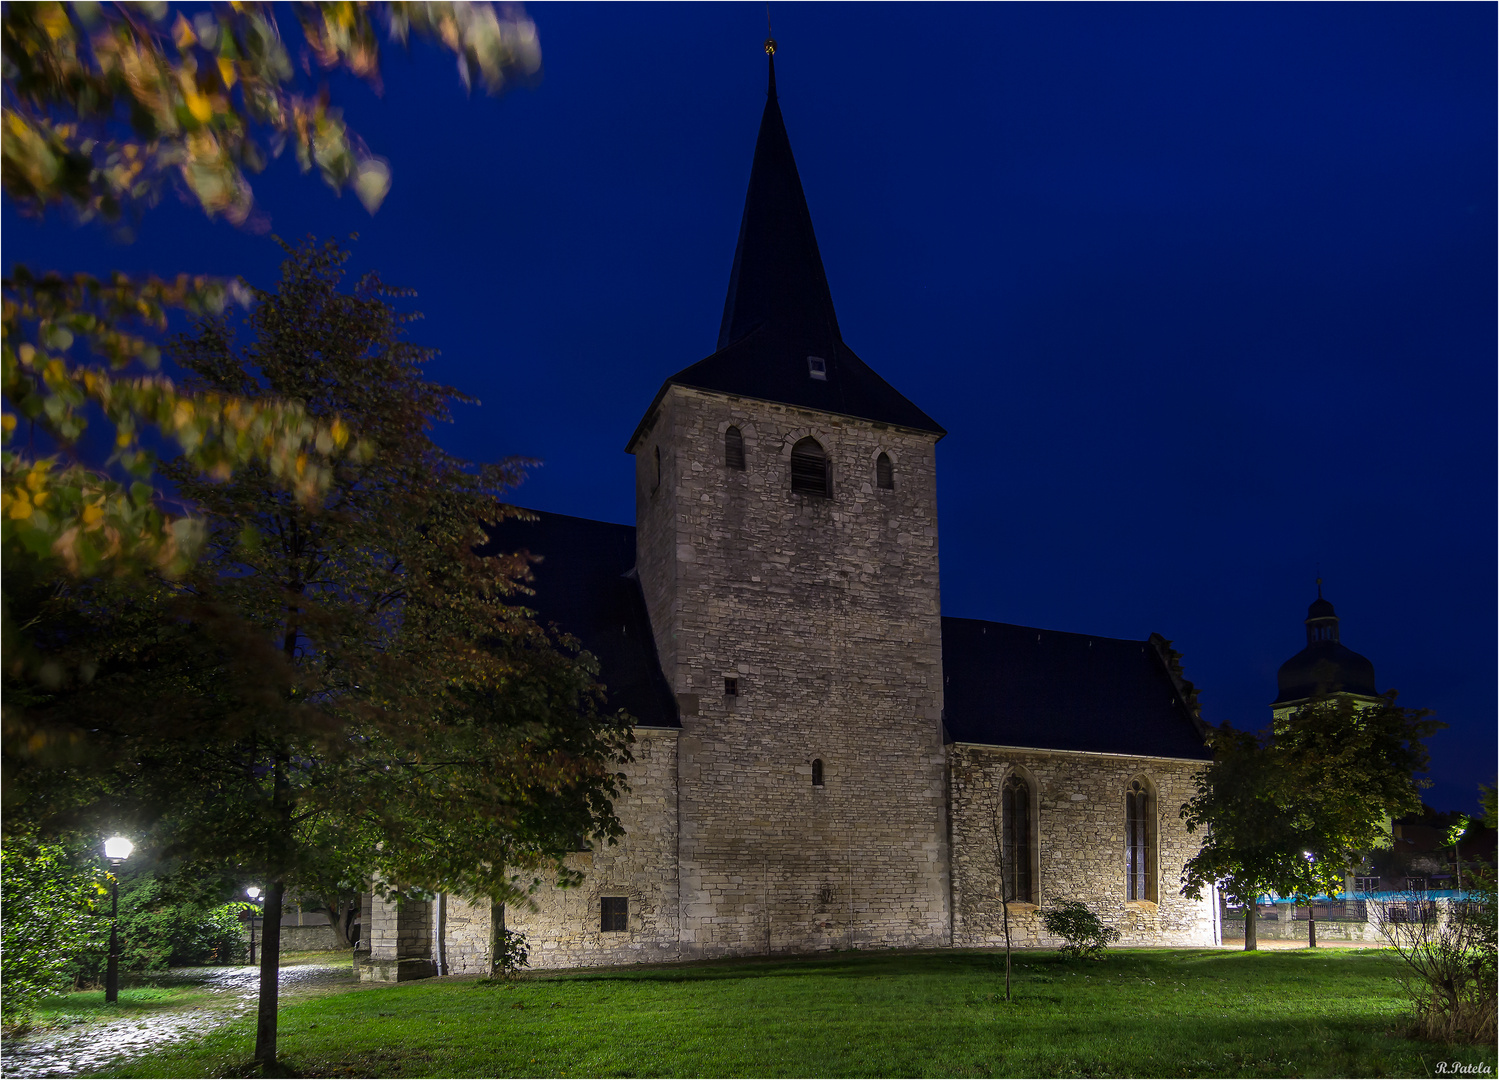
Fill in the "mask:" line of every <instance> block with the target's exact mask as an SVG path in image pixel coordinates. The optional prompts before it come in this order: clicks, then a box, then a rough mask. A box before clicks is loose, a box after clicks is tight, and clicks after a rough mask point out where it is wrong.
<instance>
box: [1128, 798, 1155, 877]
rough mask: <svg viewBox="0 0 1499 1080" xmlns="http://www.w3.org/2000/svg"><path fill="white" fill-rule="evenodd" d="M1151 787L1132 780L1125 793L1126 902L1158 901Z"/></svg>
mask: <svg viewBox="0 0 1499 1080" xmlns="http://www.w3.org/2000/svg"><path fill="white" fill-rule="evenodd" d="M1152 801H1153V800H1152V799H1151V797H1150V788H1149V787H1147V786H1146V785H1145V784H1144V783H1143V782H1142V781H1140V780H1131V781H1130V785H1129V788H1128V790H1126V791H1125V793H1124V893H1125V899H1126V900H1154V899H1155V880H1154V875H1155V867H1154V866H1152V865H1151V832H1152V821H1153V818H1154V812H1155V811H1154V807H1153V806H1152V805H1151V803H1152Z"/></svg>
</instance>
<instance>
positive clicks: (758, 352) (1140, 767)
mask: <svg viewBox="0 0 1499 1080" xmlns="http://www.w3.org/2000/svg"><path fill="white" fill-rule="evenodd" d="M766 51H767V53H769V54H771V59H770V74H769V90H768V95H767V101H766V104H765V112H764V115H763V117H762V120H761V124H760V131H759V136H758V139H757V141H756V144H755V151H754V160H753V165H752V167H751V172H750V180H749V190H748V193H747V195H746V198H745V204H744V215H743V219H742V223H741V226H740V230H739V238H738V243H737V246H736V248H735V251H734V259H733V264H732V269H731V271H730V274H729V283H728V296H727V299H726V301H725V303H724V310H723V321H722V324H721V326H720V330H719V336H718V342H717V347H716V350H715V351H714V352H713V353H712V354H711V355H709V356H708V357H706V358H705V359H702V360H699V361H698V362H696V363H693V364H691V365H690V366H687V367H684V368H682V369H681V370H680V371H678V372H676V373H675V374H673V375H669V376H667V377H666V379H665V381H664V382H663V383H662V384H661V386H660V389H659V390H657V392H656V394H655V396H654V398H652V399H651V401H650V403H649V405H648V406H647V407H646V408H645V410H644V413H643V415H642V416H641V419H640V422H639V424H638V425H637V427H636V428H635V430H634V432H632V433H630V434H629V437H628V440H627V441H626V443H625V446H624V448H625V450H626V451H627V452H629V453H630V454H633V455H634V457H635V497H636V523H635V525H634V526H633V527H631V526H626V525H616V524H610V523H606V522H599V521H590V520H585V519H581V518H574V517H566V516H563V515H559V514H550V513H542V514H538V515H537V520H535V521H532V522H521V521H508V522H505V523H504V524H503V525H502V526H499V527H497V528H496V529H495V530H494V532H493V541H492V542H493V544H494V550H497V551H498V550H507V551H516V550H522V549H525V550H529V551H531V552H532V553H534V554H536V555H539V556H541V557H542V559H543V561H542V562H541V563H540V564H539V565H538V566H537V567H536V568H535V582H534V588H535V597H534V599H533V600H532V601H530V602H529V606H531V607H532V608H533V609H534V610H535V611H536V612H537V618H538V621H540V622H542V623H555V624H556V625H557V626H558V627H559V628H561V629H563V630H565V631H567V632H569V633H571V634H572V635H574V636H575V637H576V638H578V639H579V640H580V641H581V642H582V644H583V645H584V647H585V648H587V649H588V651H589V652H591V653H592V654H593V655H594V656H595V657H597V658H598V660H599V662H600V666H601V673H600V676H599V677H600V680H601V681H602V682H603V683H604V684H605V685H606V687H607V692H608V704H609V707H610V708H611V710H612V709H624V710H626V711H627V712H628V713H629V714H630V715H631V716H632V717H633V718H634V719H635V722H636V723H635V744H634V748H633V753H634V762H633V764H631V765H629V766H627V767H626V769H625V772H626V775H627V776H628V783H629V789H630V790H629V793H628V794H627V795H625V796H623V797H622V798H621V799H620V800H619V801H618V802H617V804H616V806H615V810H616V812H617V814H618V816H619V819H620V821H621V823H622V824H623V825H624V830H625V832H624V836H623V837H622V838H620V840H619V842H618V844H617V845H611V846H602V845H600V846H597V847H596V848H595V849H594V850H591V851H580V852H578V853H576V854H574V855H572V856H570V860H572V863H573V865H575V866H576V867H577V868H579V869H581V870H582V871H583V872H584V875H585V877H584V882H583V884H582V885H581V886H580V887H577V888H572V889H558V888H553V887H543V888H542V889H541V890H540V891H538V892H537V893H536V894H535V895H534V897H533V899H534V904H533V905H532V906H530V907H529V908H522V907H519V906H515V905H512V906H510V907H508V908H498V907H493V906H491V905H490V904H489V903H488V902H487V901H484V902H481V903H473V902H470V901H468V900H465V899H463V898H460V897H456V896H439V897H437V898H436V899H435V900H433V901H431V902H429V903H408V904H405V905H402V906H399V907H397V906H396V905H394V904H387V903H385V902H383V901H381V900H379V899H378V898H373V897H371V896H370V895H368V894H366V896H365V898H364V912H363V926H364V930H365V938H366V942H367V947H368V949H369V953H368V956H367V958H365V957H361V961H360V971H361V974H362V976H363V977H365V978H371V979H377V980H391V981H393V980H404V979H409V978H420V977H424V976H428V975H433V974H450V973H451V974H459V973H468V972H472V973H485V974H487V973H488V972H489V971H490V968H491V965H492V957H493V948H494V941H495V939H496V937H497V936H498V934H499V933H500V931H501V930H502V929H506V930H510V931H514V932H518V933H520V934H523V935H524V936H525V939H526V943H527V946H528V948H529V950H530V961H531V965H532V966H533V967H541V968H551V967H567V966H578V965H601V964H620V963H636V962H642V963H643V962H652V963H655V962H669V961H675V960H687V959H696V958H708V957H726V956H745V955H766V954H781V953H803V952H815V951H818V950H831V949H864V948H946V947H976V946H994V945H1002V944H1003V943H1004V928H1003V923H1002V919H1003V910H1002V905H1001V902H1000V900H1001V896H1002V895H1004V896H1008V897H1010V898H1012V899H1011V902H1010V904H1009V922H1010V931H1011V936H1012V939H1013V941H1014V943H1015V944H1016V945H1018V946H1046V945H1053V944H1056V942H1054V941H1053V940H1051V939H1050V938H1049V937H1048V935H1047V934H1046V932H1045V930H1044V928H1043V927H1042V924H1041V919H1040V911H1041V909H1042V907H1043V906H1044V905H1046V904H1048V903H1051V902H1054V901H1063V900H1081V901H1083V902H1085V903H1086V904H1087V905H1088V906H1089V907H1090V908H1092V909H1093V910H1094V911H1095V912H1097V913H1098V914H1099V915H1100V916H1101V917H1102V918H1103V919H1104V920H1105V921H1106V922H1107V923H1109V924H1110V925H1112V926H1114V927H1115V928H1117V929H1118V930H1119V931H1120V932H1121V934H1122V937H1121V939H1120V944H1122V945H1171V946H1201V945H1212V944H1215V943H1216V942H1217V941H1218V940H1219V937H1220V927H1219V925H1218V918H1217V913H1218V902H1217V897H1216V896H1214V895H1208V896H1205V897H1203V898H1202V899H1200V900H1189V899H1187V898H1186V897H1184V896H1182V895H1181V891H1180V881H1181V875H1182V868H1183V865H1184V864H1185V863H1186V862H1187V860H1188V859H1190V858H1191V857H1192V856H1193V855H1194V854H1195V853H1196V851H1197V850H1198V840H1197V839H1196V838H1195V837H1194V836H1192V835H1191V834H1189V833H1187V832H1186V830H1185V829H1184V828H1183V826H1182V824H1181V820H1180V817H1179V814H1178V811H1179V809H1180V807H1181V806H1182V804H1183V803H1185V802H1186V801H1187V800H1188V798H1190V797H1191V795H1192V794H1193V793H1194V791H1195V786H1194V785H1195V779H1196V777H1197V775H1198V773H1199V772H1200V771H1201V769H1202V768H1203V766H1204V765H1205V764H1206V763H1207V762H1208V761H1209V760H1211V752H1210V751H1209V750H1208V748H1207V747H1206V745H1205V742H1204V735H1205V733H1206V731H1207V728H1206V726H1205V725H1204V724H1203V722H1202V719H1201V716H1200V712H1199V709H1198V705H1197V695H1196V692H1195V690H1194V689H1193V687H1192V684H1191V683H1190V682H1188V681H1187V680H1186V679H1185V677H1184V676H1183V674H1182V670H1181V667H1180V663H1179V658H1178V656H1177V654H1176V653H1175V652H1174V651H1173V650H1172V649H1171V648H1170V643H1169V642H1168V641H1167V640H1166V639H1164V638H1163V637H1161V636H1160V635H1159V634H1151V635H1149V636H1148V637H1146V638H1142V639H1140V640H1123V639H1118V638H1106V637H1099V636H1096V635H1090V634H1086V633H1067V632H1060V631H1055V630H1043V629H1037V628H1034V627H1027V626H1015V625H1010V624H1007V623H1002V622H990V621H986V620H979V619H959V618H949V617H944V616H943V614H942V610H941V590H940V577H939V567H938V516H937V504H936V482H935V480H936V464H937V458H936V448H937V443H938V442H939V441H941V439H942V438H943V436H944V435H945V434H946V433H945V431H944V430H943V428H942V426H941V425H940V424H939V423H938V422H937V421H935V420H934V419H932V418H931V417H930V416H928V415H927V414H926V413H925V412H923V411H922V409H921V408H920V406H919V405H917V404H916V403H915V402H913V401H912V400H911V399H909V398H907V397H906V396H905V395H904V394H903V393H902V392H901V391H900V390H897V389H896V388H895V387H893V386H891V385H890V384H889V383H887V382H886V381H885V380H884V379H882V378H881V377H880V376H879V374H877V373H876V372H875V371H874V370H873V369H871V368H870V367H869V366H868V365H867V364H865V363H864V361H863V360H861V359H860V358H859V357H858V355H856V354H855V352H854V351H853V349H851V348H850V347H849V346H848V344H846V343H845V342H844V340H843V337H842V334H841V332H840V330H839V327H838V319H837V315H836V313H835V311H834V308H833V301H832V294H831V290H830V289H829V286H828V281H827V277H826V274H825V272H824V270H823V264H822V257H821V255H820V253H819V250H818V246H817V240H816V237H815V235H814V233H813V227H812V218H811V214H810V212H809V210H808V207H807V202H806V198H805V195H804V194H803V191H802V185H801V181H800V178H799V176H798V174H797V169H796V163H795V161H794V159H793V157H792V151H791V143H790V140H789V138H788V136H787V132H786V126H785V123H784V120H783V118H782V115H781V109H780V105H779V103H778V101H777V98H776V85H775V59H774V43H773V42H768V43H767V46H766ZM622 434H623V433H622Z"/></svg>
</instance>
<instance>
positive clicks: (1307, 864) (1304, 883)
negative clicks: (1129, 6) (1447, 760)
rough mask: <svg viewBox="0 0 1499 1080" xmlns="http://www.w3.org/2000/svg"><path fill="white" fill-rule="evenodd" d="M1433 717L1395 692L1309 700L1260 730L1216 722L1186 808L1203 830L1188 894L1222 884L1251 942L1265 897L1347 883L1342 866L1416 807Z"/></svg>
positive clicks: (1187, 878)
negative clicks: (1209, 759)
mask: <svg viewBox="0 0 1499 1080" xmlns="http://www.w3.org/2000/svg"><path fill="white" fill-rule="evenodd" d="M1428 715H1429V714H1428V713H1426V712H1425V711H1424V710H1419V709H1405V708H1401V707H1400V706H1397V705H1396V704H1395V694H1394V692H1391V693H1389V694H1386V695H1384V696H1383V697H1382V698H1381V699H1380V700H1379V702H1378V703H1377V704H1374V705H1370V704H1367V703H1360V702H1357V701H1355V700H1354V699H1352V698H1349V697H1333V698H1323V699H1317V700H1314V701H1312V702H1309V703H1308V704H1307V705H1306V706H1304V707H1303V708H1301V709H1299V710H1297V712H1296V713H1294V714H1293V715H1292V716H1290V717H1288V718H1286V719H1283V720H1280V721H1277V722H1276V724H1275V726H1274V728H1273V730H1272V731H1271V732H1269V733H1267V734H1266V735H1263V736H1256V735H1254V734H1252V733H1250V732H1242V731H1237V730H1235V729H1234V728H1233V727H1232V726H1231V725H1228V724H1225V725H1223V726H1222V727H1221V728H1219V729H1217V731H1216V732H1215V733H1214V735H1213V737H1212V742H1213V763H1212V765H1210V766H1209V767H1208V768H1207V769H1206V770H1204V771H1203V773H1202V774H1201V775H1200V776H1199V778H1198V782H1197V794H1196V795H1194V796H1193V798H1192V799H1191V800H1190V801H1189V802H1188V803H1187V804H1186V805H1185V806H1183V807H1182V818H1183V819H1184V821H1185V822H1186V825H1187V828H1188V830H1189V831H1195V830H1196V829H1198V828H1206V830H1207V835H1206V836H1205V837H1204V839H1203V846H1202V849H1201V851H1199V852H1198V854H1197V855H1196V856H1194V857H1193V858H1192V859H1191V860H1190V861H1189V862H1188V863H1187V865H1186V868H1185V872H1184V873H1183V876H1182V882H1183V886H1184V888H1183V892H1184V893H1185V894H1186V895H1188V896H1192V897H1197V896H1200V895H1201V894H1202V890H1203V889H1204V888H1205V887H1207V886H1209V885H1211V884H1213V883H1215V882H1216V883H1217V884H1218V885H1219V887H1220V888H1221V889H1222V891H1223V894H1224V896H1225V897H1227V898H1228V899H1229V900H1230V901H1232V902H1234V903H1238V904H1242V905H1244V913H1245V924H1244V947H1245V949H1250V950H1252V949H1254V948H1256V947H1257V940H1256V934H1255V914H1256V913H1255V902H1256V899H1257V898H1258V897H1259V896H1262V895H1264V894H1266V893H1270V892H1274V893H1278V894H1279V895H1281V896H1290V897H1296V898H1299V899H1307V898H1310V897H1312V896H1316V895H1319V894H1322V893H1326V892H1341V891H1342V887H1343V881H1344V873H1345V871H1346V870H1347V868H1348V867H1349V866H1352V865H1354V864H1355V863H1357V862H1358V861H1359V860H1360V859H1361V858H1362V856H1363V853H1364V852H1366V851H1369V850H1370V849H1372V848H1376V847H1383V846H1386V845H1387V844H1388V843H1389V839H1388V833H1387V832H1386V823H1387V821H1388V819H1389V817H1390V816H1391V815H1399V814H1403V813H1408V812H1410V811H1411V810H1412V809H1419V807H1420V805H1421V799H1420V787H1421V785H1422V782H1420V781H1418V780H1416V779H1415V774H1416V773H1418V772H1420V771H1422V770H1424V769H1425V767H1426V763H1427V756H1426V749H1425V745H1424V742H1423V740H1425V739H1426V738H1427V737H1428V736H1430V735H1431V734H1432V733H1433V732H1435V731H1436V730H1438V729H1439V728H1440V727H1442V726H1443V725H1441V724H1439V723H1437V722H1436V721H1433V720H1429V719H1427V717H1428Z"/></svg>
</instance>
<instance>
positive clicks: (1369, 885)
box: [1353, 877, 1379, 893]
mask: <svg viewBox="0 0 1499 1080" xmlns="http://www.w3.org/2000/svg"><path fill="white" fill-rule="evenodd" d="M1353 891H1354V892H1361V893H1373V892H1379V878H1377V877H1356V878H1354V879H1353Z"/></svg>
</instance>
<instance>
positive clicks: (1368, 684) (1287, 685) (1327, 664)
mask: <svg viewBox="0 0 1499 1080" xmlns="http://www.w3.org/2000/svg"><path fill="white" fill-rule="evenodd" d="M1275 682H1276V688H1277V689H1278V690H1279V691H1280V692H1279V693H1278V694H1277V695H1276V697H1275V700H1274V701H1272V702H1271V704H1272V705H1284V704H1286V703H1287V702H1292V701H1305V700H1306V699H1307V698H1310V697H1316V696H1317V695H1318V694H1333V693H1338V692H1342V693H1347V694H1363V695H1364V696H1366V697H1376V696H1378V694H1379V691H1378V690H1377V689H1375V686H1374V661H1372V660H1370V659H1369V658H1368V657H1366V656H1360V655H1359V654H1358V653H1356V652H1354V651H1353V650H1352V649H1350V648H1349V647H1348V646H1347V645H1344V644H1343V643H1342V642H1340V641H1314V642H1312V643H1311V644H1310V645H1308V646H1307V647H1306V648H1304V649H1302V650H1301V651H1300V652H1299V653H1297V654H1296V655H1295V656H1293V657H1291V659H1289V660H1287V661H1286V662H1285V663H1284V664H1282V665H1280V670H1279V671H1278V672H1276V675H1275Z"/></svg>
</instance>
